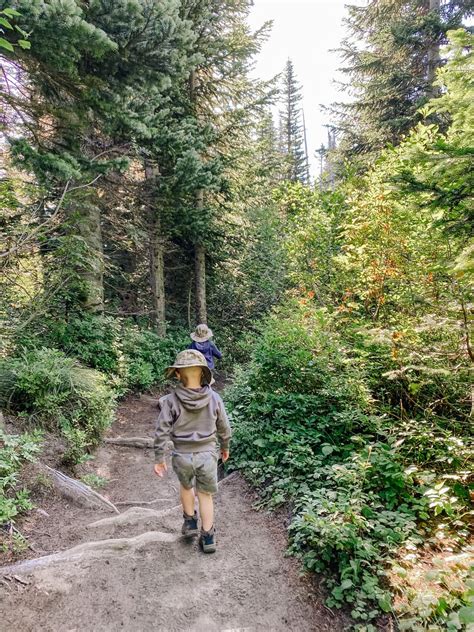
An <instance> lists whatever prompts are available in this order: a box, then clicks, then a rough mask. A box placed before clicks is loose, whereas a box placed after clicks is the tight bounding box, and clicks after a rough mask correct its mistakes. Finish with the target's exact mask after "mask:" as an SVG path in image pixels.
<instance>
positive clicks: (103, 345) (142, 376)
mask: <svg viewBox="0 0 474 632" xmlns="http://www.w3.org/2000/svg"><path fill="white" fill-rule="evenodd" d="M40 327H41V331H39V332H27V334H26V335H25V334H23V336H22V337H21V339H19V340H18V341H17V343H18V347H19V348H22V347H26V348H36V347H37V346H44V345H45V344H47V346H50V347H53V348H57V349H60V350H62V351H64V352H65V353H66V354H67V355H68V356H71V357H75V358H77V359H78V360H79V361H80V362H81V363H82V364H84V365H86V366H88V367H91V368H93V369H97V370H98V371H101V372H102V373H105V374H106V375H107V376H108V380H109V384H110V385H111V386H112V387H113V388H114V390H115V392H116V393H117V394H118V395H123V394H125V393H126V392H127V391H130V390H144V389H147V388H150V387H151V386H152V385H154V384H160V383H163V381H164V369H165V367H166V366H168V365H169V363H170V361H171V360H173V359H174V356H175V355H176V353H177V352H178V351H180V350H181V349H183V348H185V347H187V346H188V344H189V335H188V333H187V332H184V331H182V330H176V331H171V332H169V333H168V335H167V336H166V338H160V337H159V336H158V335H157V334H156V333H155V332H154V331H152V330H151V329H144V328H140V327H139V326H138V325H136V324H135V323H133V322H131V321H128V320H122V319H118V318H113V317H112V316H103V315H92V314H89V315H88V314H81V315H76V316H71V317H70V318H69V319H68V320H61V319H55V320H51V321H47V322H45V323H41V324H40Z"/></svg>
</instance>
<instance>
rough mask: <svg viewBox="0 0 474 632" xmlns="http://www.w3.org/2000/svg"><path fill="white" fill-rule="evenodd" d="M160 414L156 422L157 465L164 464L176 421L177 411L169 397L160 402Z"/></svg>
mask: <svg viewBox="0 0 474 632" xmlns="http://www.w3.org/2000/svg"><path fill="white" fill-rule="evenodd" d="M158 408H159V409H160V414H159V416H158V419H157V421H156V430H155V441H154V448H155V463H163V461H164V460H165V454H166V444H167V443H168V440H169V436H170V432H171V428H172V427H173V424H174V422H175V421H176V411H175V409H174V406H173V404H172V401H171V398H170V396H169V395H167V396H165V397H162V398H161V399H160V400H159V402H158Z"/></svg>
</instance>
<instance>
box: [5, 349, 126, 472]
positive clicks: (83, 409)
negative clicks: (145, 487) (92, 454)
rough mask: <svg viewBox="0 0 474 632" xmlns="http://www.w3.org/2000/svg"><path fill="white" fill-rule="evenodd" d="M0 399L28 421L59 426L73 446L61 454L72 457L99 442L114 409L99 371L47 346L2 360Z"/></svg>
mask: <svg viewBox="0 0 474 632" xmlns="http://www.w3.org/2000/svg"><path fill="white" fill-rule="evenodd" d="M0 400H1V405H2V407H5V408H8V409H10V410H12V411H15V412H19V413H22V414H23V415H25V416H27V417H29V419H30V421H31V423H35V424H37V425H40V426H42V427H45V428H48V429H51V430H53V431H54V430H55V431H60V432H62V433H63V435H64V436H65V437H66V439H67V441H68V443H69V445H70V446H71V449H72V453H69V452H68V453H66V455H65V458H66V460H72V461H76V460H77V459H78V457H79V454H80V453H81V452H82V453H84V451H85V450H89V449H90V448H91V447H93V446H94V445H96V444H97V443H98V441H99V440H100V438H101V436H102V433H103V432H104V430H105V429H106V428H107V427H108V425H109V424H110V422H111V420H112V416H113V411H114V395H113V393H112V391H111V390H110V388H109V387H108V386H107V384H106V381H105V378H104V376H103V375H102V374H101V373H99V372H98V371H95V370H93V369H86V368H84V367H82V366H81V365H80V364H79V363H78V362H77V360H75V359H73V358H68V357H67V356H66V355H65V354H64V353H62V352H61V351H58V350H55V349H47V348H42V349H35V350H31V351H24V352H23V353H22V354H21V355H20V356H19V357H16V358H7V359H4V360H2V361H1V363H0Z"/></svg>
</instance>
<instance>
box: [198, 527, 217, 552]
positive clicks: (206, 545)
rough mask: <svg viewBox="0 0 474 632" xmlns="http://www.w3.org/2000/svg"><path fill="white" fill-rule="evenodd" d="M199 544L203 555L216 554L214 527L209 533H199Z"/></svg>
mask: <svg viewBox="0 0 474 632" xmlns="http://www.w3.org/2000/svg"><path fill="white" fill-rule="evenodd" d="M199 544H200V546H201V549H202V550H203V552H204V553H215V552H216V530H215V529H214V527H212V529H211V530H210V531H201V537H200V538H199Z"/></svg>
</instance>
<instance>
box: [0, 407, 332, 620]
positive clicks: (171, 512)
mask: <svg viewBox="0 0 474 632" xmlns="http://www.w3.org/2000/svg"><path fill="white" fill-rule="evenodd" d="M155 417H156V407H155V406H154V405H153V402H152V401H151V400H150V399H148V398H143V399H130V400H128V401H127V402H125V403H124V404H123V405H122V407H121V408H120V410H119V413H118V416H117V421H116V422H115V424H114V425H113V427H112V428H111V430H110V432H109V436H111V437H112V436H114V437H117V436H121V437H126V436H142V437H146V436H150V435H151V434H152V432H153V423H154V419H155ZM152 463H153V459H152V453H151V450H149V449H140V448H128V447H122V446H117V445H112V444H103V446H102V447H101V448H100V449H99V450H98V452H97V455H96V458H95V459H94V461H93V470H94V471H95V472H96V473H97V474H98V475H100V476H103V477H107V478H108V479H110V483H109V484H108V485H107V486H106V487H104V488H103V489H102V490H101V492H102V493H103V494H104V495H106V496H107V497H108V498H109V499H110V500H111V501H112V502H114V503H131V504H126V505H125V504H120V505H119V507H120V510H121V514H120V515H119V516H117V515H110V514H105V513H103V512H100V511H93V510H86V511H85V510H80V509H78V508H77V507H72V506H70V505H65V504H64V503H63V504H62V505H60V506H59V505H56V506H55V505H54V501H53V500H52V501H51V506H49V507H48V505H47V504H46V505H45V507H46V509H47V512H48V514H49V516H46V515H45V514H44V513H38V515H37V518H36V522H34V523H32V524H30V527H31V533H32V534H35V533H36V534H39V535H37V536H36V539H35V540H34V544H35V547H39V548H40V549H41V550H44V551H49V552H50V553H51V555H49V556H42V558H41V559H37V558H36V559H35V560H30V561H28V562H20V563H18V564H17V565H15V566H14V567H13V568H12V567H9V568H6V567H3V568H0V630H1V632H6V631H7V630H8V631H10V630H19V631H21V632H30V631H31V632H37V631H38V632H39V631H42V632H76V631H77V632H79V631H81V632H102V631H104V632H113V631H116V630H126V631H129V632H142V631H143V632H144V631H153V632H214V631H215V632H224V631H226V632H231V631H233V632H237V631H240V632H244V631H245V632H260V631H262V632H308V631H310V630H315V631H329V630H331V631H334V632H337V631H338V630H343V629H344V626H343V624H342V622H341V619H340V618H339V617H334V616H332V615H331V613H330V612H329V611H328V610H327V609H326V608H324V606H323V605H322V601H321V599H320V598H319V597H318V596H317V595H315V594H314V593H313V591H312V589H311V588H310V586H309V583H307V582H305V581H304V580H302V579H301V578H300V577H299V575H298V571H297V565H296V563H295V562H294V561H293V560H289V559H288V558H285V557H284V549H285V544H286V542H285V534H284V531H283V530H282V528H281V526H279V525H278V524H277V521H276V519H275V518H273V517H271V516H269V515H267V514H265V513H264V512H256V511H254V510H253V509H252V499H251V493H250V492H249V490H248V488H247V487H246V485H245V483H244V482H243V481H242V480H241V478H240V477H239V476H234V477H232V478H231V479H229V480H226V481H225V483H224V484H221V485H220V490H219V493H218V495H217V498H216V501H217V516H216V523H217V529H218V551H217V553H216V554H214V555H207V556H205V555H203V554H202V553H200V552H199V550H198V547H197V543H196V541H193V542H191V543H187V542H186V541H184V540H183V539H182V538H181V536H180V535H179V530H180V526H181V511H180V509H179V507H177V506H176V505H177V498H178V495H177V491H178V484H177V481H176V479H175V477H174V474H172V473H170V475H169V476H168V477H167V478H166V479H164V480H160V479H158V478H157V477H155V476H154V475H153V473H152ZM139 503H141V504H139ZM58 507H61V510H60V511H59V510H58ZM46 531H49V534H47V537H46V534H45V532H46ZM41 533H43V536H41Z"/></svg>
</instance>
